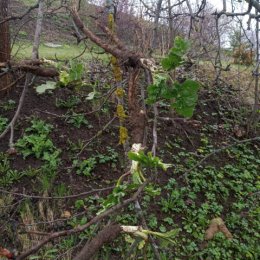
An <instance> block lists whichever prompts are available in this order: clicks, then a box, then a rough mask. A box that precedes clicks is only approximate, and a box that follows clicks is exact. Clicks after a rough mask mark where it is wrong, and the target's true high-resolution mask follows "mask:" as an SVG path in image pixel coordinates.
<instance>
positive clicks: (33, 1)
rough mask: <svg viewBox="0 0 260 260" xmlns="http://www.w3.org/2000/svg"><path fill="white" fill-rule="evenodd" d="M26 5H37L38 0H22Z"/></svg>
mask: <svg viewBox="0 0 260 260" xmlns="http://www.w3.org/2000/svg"><path fill="white" fill-rule="evenodd" d="M21 2H22V3H23V4H24V5H26V6H31V5H35V4H36V3H37V0H22V1H21Z"/></svg>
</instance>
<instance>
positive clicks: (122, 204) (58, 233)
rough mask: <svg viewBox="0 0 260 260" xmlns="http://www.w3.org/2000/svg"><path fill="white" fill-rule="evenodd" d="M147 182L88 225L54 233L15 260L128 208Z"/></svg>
mask: <svg viewBox="0 0 260 260" xmlns="http://www.w3.org/2000/svg"><path fill="white" fill-rule="evenodd" d="M146 183H147V182H144V183H143V184H142V185H141V186H140V187H139V188H138V190H137V191H136V192H135V194H134V195H133V196H132V197H131V198H129V199H126V200H124V201H123V202H121V203H119V204H117V205H116V206H114V207H112V208H110V209H108V210H107V211H105V212H103V213H101V214H99V215H97V216H95V217H94V218H92V219H91V220H90V221H89V222H88V223H86V224H85V225H82V226H77V227H75V228H73V229H69V230H63V231H59V232H54V233H52V234H51V235H49V236H47V237H46V238H45V239H43V240H42V241H40V242H39V243H38V244H37V245H36V246H34V247H32V248H30V249H29V250H27V251H25V252H24V253H22V254H20V255H18V256H17V258H16V260H23V259H25V258H26V257H28V256H29V255H31V254H33V253H35V252H37V251H38V250H39V249H40V248H42V247H43V246H44V245H45V244H47V243H48V242H50V241H52V240H54V239H55V238H58V237H62V236H69V235H72V234H75V233H79V232H82V231H84V230H85V229H87V228H88V227H90V226H91V225H93V224H96V223H97V222H99V221H100V220H102V219H104V218H105V217H107V216H110V215H111V214H113V213H115V212H116V211H118V210H120V209H122V208H124V207H126V206H128V205H129V204H130V203H132V202H134V201H136V199H137V198H138V196H139V195H140V194H141V192H142V191H143V189H144V187H145V185H146Z"/></svg>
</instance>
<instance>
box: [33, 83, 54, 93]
mask: <svg viewBox="0 0 260 260" xmlns="http://www.w3.org/2000/svg"><path fill="white" fill-rule="evenodd" d="M56 87H57V85H56V82H54V81H46V83H45V84H42V85H40V86H38V87H36V92H37V93H38V94H43V93H44V92H45V91H46V90H53V89H55V88H56Z"/></svg>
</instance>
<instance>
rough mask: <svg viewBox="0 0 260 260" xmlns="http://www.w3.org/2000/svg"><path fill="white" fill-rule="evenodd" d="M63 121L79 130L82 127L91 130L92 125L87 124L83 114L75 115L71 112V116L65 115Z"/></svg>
mask: <svg viewBox="0 0 260 260" xmlns="http://www.w3.org/2000/svg"><path fill="white" fill-rule="evenodd" d="M65 121H66V122H67V123H69V124H72V125H74V126H75V127H76V128H80V127H81V126H83V125H85V126H87V128H88V129H90V128H92V125H91V124H89V122H88V121H87V119H86V118H85V115H84V114H77V113H75V112H72V113H71V114H67V115H66V119H65Z"/></svg>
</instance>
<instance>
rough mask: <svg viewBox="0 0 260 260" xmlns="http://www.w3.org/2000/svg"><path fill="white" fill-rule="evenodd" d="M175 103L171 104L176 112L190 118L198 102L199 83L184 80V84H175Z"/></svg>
mask: <svg viewBox="0 0 260 260" xmlns="http://www.w3.org/2000/svg"><path fill="white" fill-rule="evenodd" d="M174 86H175V88H176V93H177V95H176V96H175V102H174V103H173V104H171V106H172V107H173V108H175V110H176V112H177V113H178V114H180V115H182V116H184V117H191V116H192V115H193V111H194V109H195V106H196V104H197V100H198V90H199V87H200V85H199V83H198V82H196V81H194V80H186V81H185V82H184V83H182V84H179V83H175V85H174Z"/></svg>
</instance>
